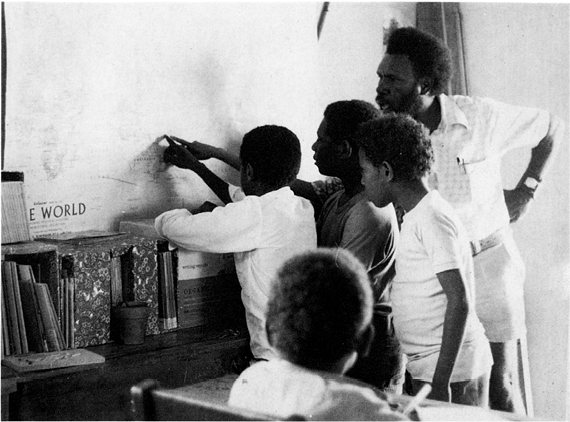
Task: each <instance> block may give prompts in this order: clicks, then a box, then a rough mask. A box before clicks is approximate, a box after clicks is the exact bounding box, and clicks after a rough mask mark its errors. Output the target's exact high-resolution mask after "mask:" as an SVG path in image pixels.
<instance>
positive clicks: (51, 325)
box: [34, 283, 61, 352]
mask: <svg viewBox="0 0 570 422" xmlns="http://www.w3.org/2000/svg"><path fill="white" fill-rule="evenodd" d="M34 287H35V288H36V293H37V296H38V302H39V305H40V311H41V313H42V321H43V324H44V331H45V333H46V339H47V343H48V348H49V351H50V352H58V351H60V350H61V347H60V343H59V336H58V334H57V331H58V328H59V327H58V325H57V324H56V323H55V319H54V318H53V316H52V310H51V309H53V303H52V301H51V297H50V293H49V289H48V286H47V284H44V283H36V285H35V286H34ZM50 308H51V309H50Z"/></svg>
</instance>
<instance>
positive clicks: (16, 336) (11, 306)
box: [2, 261, 22, 354]
mask: <svg viewBox="0 0 570 422" xmlns="http://www.w3.org/2000/svg"><path fill="white" fill-rule="evenodd" d="M15 265H16V263H15V262H12V261H2V287H3V288H4V293H5V294H6V299H7V300H6V305H7V306H6V311H7V314H8V328H9V330H8V331H9V333H10V347H11V348H12V350H13V352H14V353H15V354H21V353H22V344H21V342H20V330H19V325H18V315H17V312H16V298H15V295H14V283H13V281H12V274H13V272H12V267H13V266H15Z"/></svg>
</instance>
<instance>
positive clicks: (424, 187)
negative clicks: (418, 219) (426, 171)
mask: <svg viewBox="0 0 570 422" xmlns="http://www.w3.org/2000/svg"><path fill="white" fill-rule="evenodd" d="M429 191H430V188H429V187H428V184H427V178H425V177H424V178H422V179H421V180H414V181H412V182H403V183H402V182H400V183H398V191H397V194H396V196H397V198H396V202H397V203H398V204H400V206H401V207H402V208H404V210H405V211H406V212H409V211H411V210H412V209H414V208H415V207H416V205H418V203H419V202H420V201H421V200H422V199H423V197H424V196H426V195H427V194H428V193H429Z"/></svg>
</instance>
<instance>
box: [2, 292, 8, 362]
mask: <svg viewBox="0 0 570 422" xmlns="http://www.w3.org/2000/svg"><path fill="white" fill-rule="evenodd" d="M0 299H1V300H2V356H8V355H10V354H11V351H10V334H9V333H8V315H7V312H6V301H5V300H4V292H2V297H1V298H0Z"/></svg>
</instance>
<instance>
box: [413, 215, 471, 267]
mask: <svg viewBox="0 0 570 422" xmlns="http://www.w3.org/2000/svg"><path fill="white" fill-rule="evenodd" d="M421 238H422V243H423V245H424V248H425V249H426V253H427V254H428V257H429V260H430V261H431V264H432V266H433V269H434V271H435V273H436V274H437V273H440V272H443V271H447V270H452V269H457V268H460V267H461V252H460V247H459V242H460V239H459V230H458V227H457V225H456V224H455V222H454V221H453V220H452V219H451V218H449V216H447V215H445V214H443V213H431V214H430V216H429V219H426V223H425V224H423V225H422V229H421Z"/></svg>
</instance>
